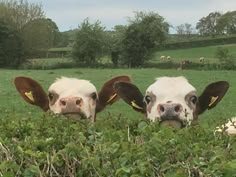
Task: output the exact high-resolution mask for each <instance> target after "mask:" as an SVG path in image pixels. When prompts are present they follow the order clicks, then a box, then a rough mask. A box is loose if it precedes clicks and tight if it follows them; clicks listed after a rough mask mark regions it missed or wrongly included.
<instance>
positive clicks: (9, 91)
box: [0, 69, 236, 118]
mask: <svg viewBox="0 0 236 177" xmlns="http://www.w3.org/2000/svg"><path fill="white" fill-rule="evenodd" d="M119 74H127V75H129V76H131V78H132V80H133V82H134V83H136V84H137V86H138V87H139V88H140V90H141V91H142V92H143V93H144V92H145V89H146V88H147V87H148V85H150V84H151V83H153V82H154V79H155V78H156V77H160V76H177V75H183V76H186V77H187V78H188V79H189V81H190V82H191V83H192V84H193V85H194V86H195V87H196V88H197V90H198V91H199V94H200V93H201V91H202V90H203V89H204V87H205V86H206V85H207V84H208V83H210V82H213V81H217V80H227V81H229V82H230V84H231V85H232V86H231V88H230V90H229V92H228V94H227V96H226V97H225V98H224V100H223V101H222V103H221V104H220V106H218V109H215V110H212V111H211V114H209V117H215V116H217V117H218V118H220V117H222V118H228V117H231V116H234V112H233V110H234V109H233V104H234V103H233V100H232V98H235V97H236V89H235V87H234V85H236V80H235V78H234V77H233V76H234V75H235V71H193V70H186V71H185V70H184V71H176V70H158V69H129V70H128V69H113V70H110V69H100V70H98V69H58V70H1V71H0V77H2V78H0V79H1V81H2V82H1V85H0V95H1V97H2V99H1V100H0V105H1V106H0V107H1V108H4V109H6V110H9V111H11V110H17V111H19V112H21V113H23V114H24V113H25V112H27V109H31V110H32V109H33V110H34V111H37V110H38V109H37V108H33V107H32V106H30V105H27V104H26V103H24V102H23V101H22V100H21V99H20V98H19V96H18V94H17V93H16V91H15V88H14V85H13V78H14V77H15V76H17V75H24V76H29V77H32V78H34V79H36V80H38V81H39V82H40V83H41V84H42V86H43V87H44V89H45V90H47V88H48V87H49V85H50V83H52V82H53V81H54V80H55V79H56V78H57V77H60V76H68V77H78V78H83V79H88V80H91V82H92V83H94V85H95V86H97V88H98V90H99V88H101V87H102V83H103V82H104V81H105V80H108V79H109V78H111V77H113V76H115V75H119ZM6 100H7V101H6ZM9 105H11V107H9ZM19 105H20V106H19ZM22 106H23V108H22ZM226 108H227V109H226ZM129 110H130V109H129V108H127V106H126V105H125V104H123V102H122V101H120V102H118V103H116V105H114V106H112V107H108V109H107V110H106V111H105V113H101V117H102V116H104V115H106V114H107V112H109V111H112V112H115V113H117V114H119V113H120V112H121V113H126V112H127V114H128V115H124V116H129V115H130V114H131V115H132V114H133V112H132V111H131V113H130V111H129ZM3 112H4V110H3ZM209 112H210V111H209ZM214 113H215V114H214ZM210 115H213V116H210ZM206 116H207V117H208V114H206ZM99 117H100V115H99Z"/></svg>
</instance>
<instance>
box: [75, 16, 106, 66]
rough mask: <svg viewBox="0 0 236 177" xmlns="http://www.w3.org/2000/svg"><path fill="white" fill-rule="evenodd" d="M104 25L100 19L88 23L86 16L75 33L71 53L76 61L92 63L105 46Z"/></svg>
mask: <svg viewBox="0 0 236 177" xmlns="http://www.w3.org/2000/svg"><path fill="white" fill-rule="evenodd" d="M104 29H105V28H104V27H103V26H101V22H100V21H96V22H95V23H93V24H92V23H90V22H89V19H88V18H86V19H85V20H84V21H83V22H82V24H81V25H80V26H79V29H78V31H77V34H76V40H75V44H74V46H73V50H72V55H73V58H74V60H75V61H76V62H79V63H84V64H87V65H93V64H95V63H96V62H97V59H98V58H99V57H101V56H102V55H103V51H104V50H105V48H106V43H105V33H104Z"/></svg>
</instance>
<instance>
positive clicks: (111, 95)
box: [96, 75, 131, 112]
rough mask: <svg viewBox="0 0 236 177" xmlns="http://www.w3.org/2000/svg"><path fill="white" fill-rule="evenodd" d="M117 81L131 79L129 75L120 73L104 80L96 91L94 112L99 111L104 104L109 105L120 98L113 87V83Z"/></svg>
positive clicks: (128, 80)
mask: <svg viewBox="0 0 236 177" xmlns="http://www.w3.org/2000/svg"><path fill="white" fill-rule="evenodd" d="M118 81H124V82H130V81H131V80H130V77H129V76H125V75H121V76H116V77H114V78H112V79H110V80H108V81H106V82H105V83H104V85H103V87H102V88H101V90H100V91H99V93H98V101H97V106H96V112H100V111H101V110H103V109H104V108H105V107H106V105H108V104H110V105H111V104H113V103H114V102H116V101H117V100H118V99H119V98H120V97H119V96H118V95H117V93H116V91H115V89H114V87H113V85H114V83H115V82H118Z"/></svg>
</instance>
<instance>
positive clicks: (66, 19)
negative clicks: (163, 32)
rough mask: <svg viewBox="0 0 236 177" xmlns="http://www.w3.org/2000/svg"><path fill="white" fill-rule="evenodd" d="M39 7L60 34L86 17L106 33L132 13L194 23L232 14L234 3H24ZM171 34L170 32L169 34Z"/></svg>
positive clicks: (191, 0) (68, 0)
mask: <svg viewBox="0 0 236 177" xmlns="http://www.w3.org/2000/svg"><path fill="white" fill-rule="evenodd" d="M28 2H30V3H41V4H42V6H43V10H44V11H45V13H46V16H47V17H48V18H51V19H52V20H53V21H54V22H56V24H57V26H58V27H59V30H60V31H67V30H70V29H74V28H77V27H78V25H79V24H80V23H81V22H82V21H83V20H84V19H85V18H87V17H89V19H90V20H91V22H93V21H95V20H99V21H101V23H102V25H103V26H105V27H106V29H108V30H110V29H112V28H113V27H114V26H115V25H126V24H127V17H131V18H132V17H133V16H134V12H135V11H146V12H148V11H154V12H157V13H158V14H159V15H161V16H163V17H164V18H165V19H166V21H167V22H168V23H169V24H171V25H173V26H177V25H180V24H183V23H190V24H192V25H193V26H194V27H195V25H196V23H197V22H198V21H199V19H201V18H202V17H204V16H207V15H208V14H209V13H210V12H215V11H218V12H221V13H225V12H227V11H234V10H236V0H113V1H111V0H66V1H65V0H28ZM172 31H173V30H172Z"/></svg>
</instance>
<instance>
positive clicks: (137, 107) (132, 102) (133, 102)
mask: <svg viewBox="0 0 236 177" xmlns="http://www.w3.org/2000/svg"><path fill="white" fill-rule="evenodd" d="M131 105H132V106H133V107H134V108H136V109H140V110H142V109H143V108H141V107H140V106H138V105H137V104H136V103H135V101H131Z"/></svg>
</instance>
